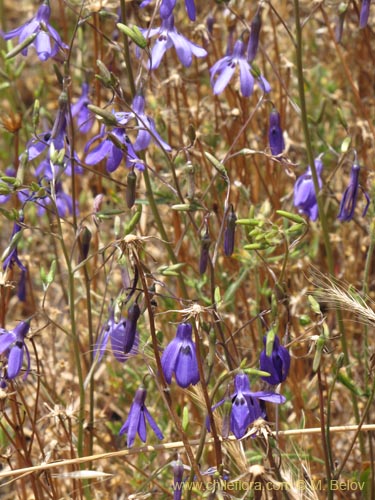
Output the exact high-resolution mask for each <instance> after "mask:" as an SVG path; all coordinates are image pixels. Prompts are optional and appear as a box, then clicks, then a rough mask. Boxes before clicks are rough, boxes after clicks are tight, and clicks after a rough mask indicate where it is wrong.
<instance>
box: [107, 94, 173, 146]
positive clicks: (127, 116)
mask: <svg viewBox="0 0 375 500" xmlns="http://www.w3.org/2000/svg"><path fill="white" fill-rule="evenodd" d="M145 104H146V103H145V98H144V97H143V96H142V95H140V94H137V95H136V96H135V97H134V100H133V104H132V111H131V112H118V113H114V115H115V117H116V120H117V121H118V123H119V125H126V124H127V123H128V122H129V121H130V120H132V119H135V120H136V121H137V125H138V126H137V129H138V130H139V132H138V135H137V139H136V140H135V142H134V151H141V150H143V149H146V148H148V146H149V144H150V142H151V139H154V141H155V142H156V144H160V145H161V146H162V147H163V148H164V149H165V150H166V151H171V147H170V146H169V144H167V143H166V142H165V141H163V139H162V138H161V137H160V135H159V134H158V132H157V130H156V127H155V122H154V120H153V119H152V118H150V117H148V116H147V115H146V114H145Z"/></svg>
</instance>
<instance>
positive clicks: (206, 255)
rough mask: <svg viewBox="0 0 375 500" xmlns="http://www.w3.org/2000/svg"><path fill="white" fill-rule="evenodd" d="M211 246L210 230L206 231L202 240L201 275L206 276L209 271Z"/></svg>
mask: <svg viewBox="0 0 375 500" xmlns="http://www.w3.org/2000/svg"><path fill="white" fill-rule="evenodd" d="M210 245H211V238H210V235H209V233H208V229H207V230H206V232H205V234H204V236H203V237H202V239H201V255H200V259H199V274H204V273H205V272H206V269H207V265H208V259H209V253H208V251H209V248H210Z"/></svg>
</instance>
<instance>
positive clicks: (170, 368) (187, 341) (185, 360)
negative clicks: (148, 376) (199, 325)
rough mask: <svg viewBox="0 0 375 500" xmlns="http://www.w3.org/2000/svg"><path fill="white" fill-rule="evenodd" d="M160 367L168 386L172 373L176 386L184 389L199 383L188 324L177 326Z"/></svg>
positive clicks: (195, 357)
mask: <svg viewBox="0 0 375 500" xmlns="http://www.w3.org/2000/svg"><path fill="white" fill-rule="evenodd" d="M161 365H162V369H163V373H164V377H165V380H166V381H167V383H168V384H170V383H171V381H172V375H173V373H174V374H175V377H176V382H177V384H178V385H179V386H180V387H183V388H184V389H185V388H186V387H188V386H189V385H190V384H192V385H195V384H197V383H198V382H199V370H198V362H197V353H196V347H195V344H194V342H193V340H192V327H191V324H190V323H180V324H179V325H178V327H177V332H176V337H175V338H174V339H173V340H172V342H170V344H168V345H167V347H166V348H165V350H164V352H163V355H162V358H161Z"/></svg>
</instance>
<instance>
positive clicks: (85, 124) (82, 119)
mask: <svg viewBox="0 0 375 500" xmlns="http://www.w3.org/2000/svg"><path fill="white" fill-rule="evenodd" d="M89 89H90V87H89V84H88V83H83V84H82V94H81V97H80V98H79V99H78V101H77V102H76V103H75V104H73V106H72V116H76V117H77V125H78V128H79V130H80V132H82V133H83V134H86V133H87V132H89V131H90V130H91V129H92V126H93V123H94V115H93V114H92V113H90V111H89V110H88V108H87V105H88V104H90V103H91V100H90V98H89Z"/></svg>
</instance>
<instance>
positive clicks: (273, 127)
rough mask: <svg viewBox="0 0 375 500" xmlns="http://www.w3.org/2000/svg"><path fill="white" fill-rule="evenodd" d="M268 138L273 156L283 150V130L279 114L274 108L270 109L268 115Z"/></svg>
mask: <svg viewBox="0 0 375 500" xmlns="http://www.w3.org/2000/svg"><path fill="white" fill-rule="evenodd" d="M268 140H269V144H270V148H271V152H272V154H273V155H274V156H278V155H279V154H281V153H282V152H283V151H284V148H285V143H284V138H283V131H282V129H281V126H280V114H279V112H278V111H277V110H276V109H275V108H274V109H273V110H272V111H271V115H270V128H269V131H268Z"/></svg>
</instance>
